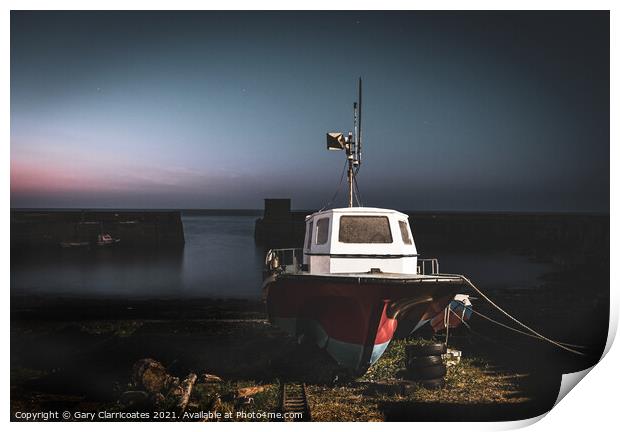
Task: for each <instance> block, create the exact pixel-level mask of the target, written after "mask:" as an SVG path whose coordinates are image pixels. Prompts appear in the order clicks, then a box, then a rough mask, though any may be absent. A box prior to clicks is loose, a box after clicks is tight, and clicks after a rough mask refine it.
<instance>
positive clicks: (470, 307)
mask: <svg viewBox="0 0 620 432" xmlns="http://www.w3.org/2000/svg"><path fill="white" fill-rule="evenodd" d="M465 309H469V310H470V311H472V312H473V313H475V314H476V315H478V316H480V317H482V318H484V319H486V320H488V321H491V322H492V323H494V324H497V325H499V326H502V327H504V328H506V329H508V330H512V331H513V332H517V333H520V334H522V335H525V336H529V337H531V338H534V339H539V340H543V339H541V338H540V337H538V336H536V335H533V334H531V333H527V332H524V331H522V330H519V329H517V328H514V327H510V326H509V325H507V324H504V323H502V322H499V321H496V320H494V319H493V318H491V317H489V316H487V315H485V314H483V313H481V312H478V311H477V310H474V309H473V307H472V306H465ZM453 313H454V312H453ZM461 321H463V320H461ZM463 322H464V321H463ZM557 342H558V343H559V344H560V345H564V346H567V347H572V348H587V347H586V346H584V345H575V344H569V343H566V342H560V341H557Z"/></svg>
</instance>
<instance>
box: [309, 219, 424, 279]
mask: <svg viewBox="0 0 620 432" xmlns="http://www.w3.org/2000/svg"><path fill="white" fill-rule="evenodd" d="M417 259H418V253H417V250H416V246H415V242H414V241H413V236H412V234H411V228H410V227H409V217H408V216H407V215H406V214H403V213H400V212H397V211H395V210H387V209H380V208H371V207H347V208H337V209H331V210H325V211H321V212H317V213H313V214H311V215H309V216H307V217H306V236H305V241H304V248H303V263H304V268H305V269H306V271H308V272H309V273H311V274H333V273H365V272H371V271H373V272H375V271H381V272H383V273H405V274H416V273H418V272H417Z"/></svg>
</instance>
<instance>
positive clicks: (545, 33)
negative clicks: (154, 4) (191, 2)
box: [11, 12, 610, 212]
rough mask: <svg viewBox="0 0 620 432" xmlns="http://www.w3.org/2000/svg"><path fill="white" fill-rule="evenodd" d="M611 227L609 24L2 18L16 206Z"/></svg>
mask: <svg viewBox="0 0 620 432" xmlns="http://www.w3.org/2000/svg"><path fill="white" fill-rule="evenodd" d="M358 76H362V78H363V80H364V112H363V114H364V119H363V126H364V163H363V165H362V168H361V170H360V174H359V186H360V190H361V194H362V198H363V201H364V204H365V205H368V206H378V207H381V206H384V207H391V208H398V209H407V210H474V211H485V210H496V211H588V212H589V211H603V212H608V211H609V120H610V119H609V13H608V12H577V13H566V12H533V13H526V12H516V13H515V12H503V13H483V12H480V13H479V12H460V13H447V12H443V13H442V12H435V13H430V12H362V13H358V12H290V13H278V12H254V13H251V12H79V13H78V12H12V13H11V206H12V207H14V208H17V207H20V208H23V207H63V208H64V207H83V208H103V207H106V208H262V205H263V199H264V198H278V197H290V198H291V199H292V200H293V207H294V208H304V209H309V208H318V207H321V206H323V204H325V203H326V202H327V201H328V200H329V199H330V198H331V196H332V195H333V193H334V190H335V188H336V186H337V184H338V180H339V178H340V173H341V170H342V165H343V163H344V155H343V154H342V153H337V152H328V151H327V150H326V149H325V133H326V132H329V131H342V132H347V131H348V130H350V129H351V128H352V103H353V101H354V100H355V98H356V85H357V82H356V80H357V77H358Z"/></svg>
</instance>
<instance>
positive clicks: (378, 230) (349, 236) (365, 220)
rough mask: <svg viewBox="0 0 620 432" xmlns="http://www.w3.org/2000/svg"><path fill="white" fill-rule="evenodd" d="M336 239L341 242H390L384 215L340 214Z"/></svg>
mask: <svg viewBox="0 0 620 432" xmlns="http://www.w3.org/2000/svg"><path fill="white" fill-rule="evenodd" d="M338 241H340V242H341V243H392V233H391V231H390V221H389V220H388V218H387V217H386V216H342V217H341V218H340V231H339V232H338Z"/></svg>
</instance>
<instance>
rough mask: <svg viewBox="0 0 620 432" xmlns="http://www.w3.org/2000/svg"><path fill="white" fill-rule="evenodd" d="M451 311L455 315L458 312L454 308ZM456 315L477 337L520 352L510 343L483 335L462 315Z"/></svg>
mask: <svg viewBox="0 0 620 432" xmlns="http://www.w3.org/2000/svg"><path fill="white" fill-rule="evenodd" d="M450 312H452V313H453V314H455V315H456V312H454V311H453V310H451V311H450ZM456 317H457V318H458V319H460V320H461V322H462V323H463V325H464V326H465V327H467V329H468V330H469V332H470V333H471V334H473V335H474V336H477V337H479V338H480V339H483V340H485V341H489V342H491V343H494V344H495V345H499V346H501V347H502V348H504V349H507V350H508V351H512V352H515V353H516V352H519V351H517V350H516V349H514V348H513V347H511V346H509V345H506V344H504V343H501V342H499V341H498V340H495V339H493V338H490V337H488V336H485V335H483V334H480V333H478V332H477V331H475V330H474V329H472V328H471V326H470V325H469V324H467V323H466V322H465V320H463V318H461V317H460V316H458V315H456Z"/></svg>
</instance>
